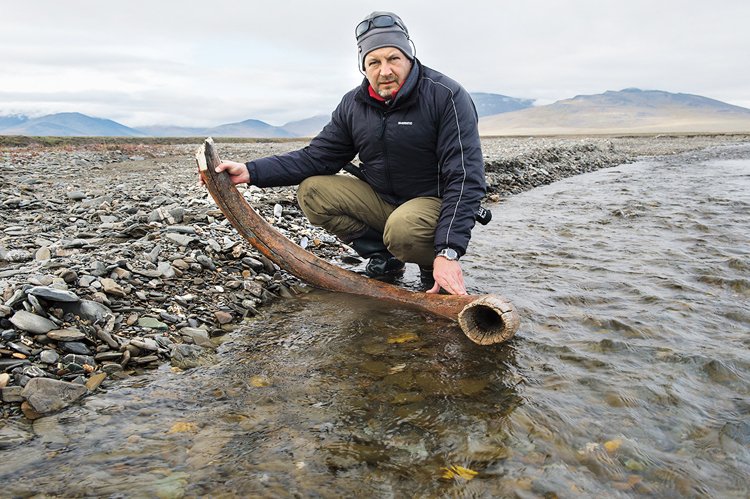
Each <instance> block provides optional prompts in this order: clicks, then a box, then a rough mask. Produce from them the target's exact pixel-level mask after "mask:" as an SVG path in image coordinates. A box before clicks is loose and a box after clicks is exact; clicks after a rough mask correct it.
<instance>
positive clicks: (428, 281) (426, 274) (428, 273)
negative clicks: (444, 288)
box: [419, 265, 435, 291]
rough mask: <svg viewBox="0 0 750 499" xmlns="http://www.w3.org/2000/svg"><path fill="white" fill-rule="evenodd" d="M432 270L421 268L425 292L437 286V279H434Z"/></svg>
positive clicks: (420, 278) (421, 279) (420, 273)
mask: <svg viewBox="0 0 750 499" xmlns="http://www.w3.org/2000/svg"><path fill="white" fill-rule="evenodd" d="M432 270H433V269H432V267H422V266H421V265H420V266H419V280H420V282H421V283H422V289H424V290H425V291H427V290H428V289H432V287H433V286H434V285H435V278H434V277H432Z"/></svg>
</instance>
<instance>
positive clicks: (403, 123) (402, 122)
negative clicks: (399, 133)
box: [398, 121, 414, 125]
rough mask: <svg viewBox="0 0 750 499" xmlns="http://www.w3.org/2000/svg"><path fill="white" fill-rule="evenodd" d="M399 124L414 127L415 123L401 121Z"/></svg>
mask: <svg viewBox="0 0 750 499" xmlns="http://www.w3.org/2000/svg"><path fill="white" fill-rule="evenodd" d="M398 124H399V125H413V124H414V123H413V122H411V121H399V122H398Z"/></svg>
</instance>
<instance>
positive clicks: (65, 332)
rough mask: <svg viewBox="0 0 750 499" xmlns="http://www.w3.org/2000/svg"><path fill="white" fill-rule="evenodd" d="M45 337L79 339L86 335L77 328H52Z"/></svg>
mask: <svg viewBox="0 0 750 499" xmlns="http://www.w3.org/2000/svg"><path fill="white" fill-rule="evenodd" d="M47 338H49V339H51V340H55V341H80V340H83V339H86V335H85V334H84V333H83V332H81V331H79V330H78V329H54V330H52V331H50V332H48V333H47Z"/></svg>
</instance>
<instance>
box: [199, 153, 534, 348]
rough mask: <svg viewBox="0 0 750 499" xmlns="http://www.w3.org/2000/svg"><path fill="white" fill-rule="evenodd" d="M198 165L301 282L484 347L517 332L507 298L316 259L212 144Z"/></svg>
mask: <svg viewBox="0 0 750 499" xmlns="http://www.w3.org/2000/svg"><path fill="white" fill-rule="evenodd" d="M195 159H196V161H197V162H198V169H199V170H200V175H201V178H202V180H203V182H204V183H205V185H206V187H207V188H208V192H209V193H210V194H211V196H212V197H213V198H214V201H216V204H217V205H218V206H219V209H221V211H222V213H224V216H226V217H227V220H229V222H230V223H231V224H232V225H233V226H234V228H235V229H236V230H237V232H239V233H240V234H241V235H242V237H244V238H245V239H246V240H247V241H248V242H249V243H250V244H251V245H252V246H253V247H254V248H255V249H257V250H258V251H259V252H260V253H261V254H263V255H265V256H266V257H268V258H269V259H270V260H271V261H272V262H274V263H275V264H277V265H278V266H279V267H281V268H282V269H284V270H286V271H287V272H290V273H291V274H293V275H295V276H296V277H298V278H299V279H302V280H304V281H306V282H308V283H310V284H311V285H313V286H315V287H318V288H322V289H326V290H329V291H337V292H343V293H351V294H355V295H360V296H369V297H372V298H379V299H381V300H388V301H391V302H396V303H400V304H406V305H410V306H412V307H416V308H419V309H421V310H424V311H427V312H430V313H432V314H435V315H439V316H442V317H446V318H448V319H451V320H453V321H456V320H458V323H459V325H460V326H461V329H462V330H463V331H464V333H465V334H466V336H468V337H469V339H471V340H472V341H474V342H475V343H478V344H480V345H489V344H492V343H500V342H503V341H505V340H507V339H509V338H511V337H512V336H513V335H514V334H515V332H516V330H517V329H518V326H519V323H520V319H519V316H518V313H517V312H516V309H515V308H514V307H513V304H512V303H510V301H508V300H506V299H505V298H503V297H500V296H496V295H480V296H466V295H465V296H459V295H443V294H428V293H420V292H415V291H409V290H407V289H404V288H400V287H398V286H394V285H392V284H387V283H384V282H381V281H378V280H375V279H369V278H367V277H364V276H361V275H359V274H357V273H355V272H351V271H349V270H345V269H342V268H340V267H337V266H336V265H333V264H331V263H328V262H327V261H325V260H323V259H321V258H318V257H317V256H315V255H313V254H312V253H310V252H309V251H306V250H304V249H302V248H301V247H300V246H298V245H297V244H295V243H293V242H292V241H290V240H289V239H287V238H286V237H284V236H283V235H282V234H281V233H280V232H278V231H277V230H275V229H274V228H273V227H272V226H271V225H270V224H269V223H268V222H266V221H265V220H264V219H263V217H261V216H259V215H258V214H257V213H256V212H255V210H253V209H252V207H251V206H250V205H249V204H248V203H247V201H246V200H245V198H244V197H243V196H242V194H241V193H240V192H239V191H238V190H237V188H236V187H235V186H234V184H232V181H231V180H230V178H229V175H228V174H227V173H226V172H221V173H216V171H215V168H216V166H217V165H218V164H219V163H221V161H220V160H219V156H218V154H217V153H216V149H215V148H214V145H213V140H212V139H211V138H208V139H206V140H205V141H204V142H203V145H202V146H201V147H200V149H199V150H198V152H197V153H196V155H195Z"/></svg>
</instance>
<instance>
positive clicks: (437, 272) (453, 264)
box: [427, 256, 468, 295]
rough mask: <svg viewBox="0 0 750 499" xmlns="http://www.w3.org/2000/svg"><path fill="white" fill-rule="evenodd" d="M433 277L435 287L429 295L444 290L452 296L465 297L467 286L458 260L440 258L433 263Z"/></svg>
mask: <svg viewBox="0 0 750 499" xmlns="http://www.w3.org/2000/svg"><path fill="white" fill-rule="evenodd" d="M432 266H433V271H432V276H433V277H434V278H435V285H434V286H433V287H432V289H430V290H428V291H427V292H428V293H438V292H440V288H443V289H444V290H446V291H447V292H449V293H450V294H452V295H465V294H468V293H467V292H466V286H465V285H464V274H463V272H461V264H460V263H458V261H456V260H448V259H447V258H445V257H442V256H438V257H436V258H435V261H434V262H433V263H432Z"/></svg>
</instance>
